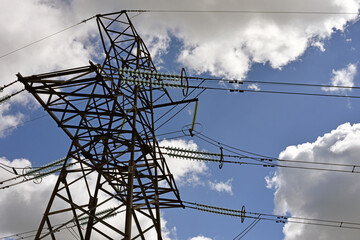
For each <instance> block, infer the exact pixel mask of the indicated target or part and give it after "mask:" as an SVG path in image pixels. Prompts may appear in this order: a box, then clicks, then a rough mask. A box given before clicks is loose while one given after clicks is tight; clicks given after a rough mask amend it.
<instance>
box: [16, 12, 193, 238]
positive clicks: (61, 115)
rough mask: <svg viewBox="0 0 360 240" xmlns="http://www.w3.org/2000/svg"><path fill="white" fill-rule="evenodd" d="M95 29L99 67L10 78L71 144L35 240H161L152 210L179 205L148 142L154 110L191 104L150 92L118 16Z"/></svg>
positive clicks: (141, 51)
mask: <svg viewBox="0 0 360 240" xmlns="http://www.w3.org/2000/svg"><path fill="white" fill-rule="evenodd" d="M97 25H98V28H99V31H100V37H101V38H100V39H101V44H102V46H103V49H104V55H105V60H104V62H103V64H102V65H95V64H92V63H91V62H90V65H89V66H85V67H80V68H73V69H67V70H62V71H56V72H51V73H45V74H39V75H33V76H28V77H23V76H21V75H20V74H18V78H19V80H20V81H21V82H22V83H23V84H24V85H25V88H26V89H27V90H28V91H29V92H30V93H31V94H32V95H33V96H34V97H35V98H36V99H37V101H39V102H40V104H41V105H42V106H43V107H44V109H45V110H46V111H47V112H48V113H49V114H50V116H51V117H52V118H53V119H54V120H55V121H56V123H57V124H58V126H59V127H60V128H62V129H63V130H64V132H65V133H66V134H67V135H68V136H69V137H70V139H71V146H70V149H69V152H68V154H67V160H66V161H65V164H64V166H63V168H62V170H61V173H60V174H59V177H58V180H57V182H56V185H55V187H54V190H53V192H52V194H51V197H50V200H49V203H48V205H47V207H46V210H45V213H44V215H43V218H42V220H41V223H40V226H39V228H38V232H37V235H36V239H43V238H52V239H56V237H57V236H58V234H59V231H60V230H62V229H65V228H68V230H69V232H71V233H72V234H73V235H74V236H77V238H80V239H90V237H94V236H95V235H99V238H103V239H105V238H107V239H137V238H141V239H146V238H153V236H154V235H151V237H150V234H155V235H156V237H157V238H158V239H161V224H160V218H161V217H160V209H161V208H176V207H183V204H182V202H181V199H180V196H179V192H178V189H177V187H176V185H175V182H174V178H173V176H172V174H171V173H170V171H169V169H168V166H167V164H166V162H165V160H164V157H163V155H162V154H161V151H160V149H159V145H158V142H157V140H156V138H155V133H154V121H155V120H154V109H155V108H160V107H168V106H172V105H176V104H180V103H184V102H189V101H192V100H187V101H174V100H173V99H172V98H171V97H170V94H169V93H168V92H167V91H166V89H165V88H162V87H155V86H153V84H152V83H151V82H152V81H154V80H156V81H160V79H159V78H157V75H156V74H154V73H156V69H155V66H154V64H153V62H152V60H151V57H150V54H149V51H148V50H147V48H146V46H145V45H144V43H143V41H142V39H141V38H140V37H139V35H138V34H137V32H136V30H135V28H134V26H133V25H132V23H131V21H130V18H129V16H128V13H127V12H126V11H122V12H117V13H111V14H104V15H97ZM143 70H147V71H148V73H152V74H148V75H146V74H142V75H141V74H137V72H138V71H143ZM130 78H131V79H134V78H141V79H140V80H142V81H147V83H148V84H147V85H146V84H145V85H144V84H137V83H135V82H133V83H129V81H126V79H130ZM70 162H71V163H75V164H74V165H73V166H71V167H69V166H67V165H68V164H69V163H70ZM80 193H81V194H80Z"/></svg>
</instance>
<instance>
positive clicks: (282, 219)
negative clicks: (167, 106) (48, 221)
mask: <svg viewBox="0 0 360 240" xmlns="http://www.w3.org/2000/svg"><path fill="white" fill-rule="evenodd" d="M183 203H184V204H185V205H184V206H185V207H186V208H188V209H195V210H198V211H201V212H208V213H213V214H217V215H225V216H231V217H238V218H240V219H241V222H244V220H245V219H254V221H253V222H252V223H251V224H250V225H249V226H248V227H247V228H245V229H244V231H242V232H241V233H240V234H239V235H237V236H236V237H235V238H234V239H241V238H242V237H243V236H244V235H245V234H246V233H247V232H248V231H250V230H251V229H252V228H253V227H254V226H255V225H256V224H257V223H258V222H259V221H260V220H265V221H271V222H275V223H283V224H285V223H296V224H305V225H313V226H323V227H333V228H342V229H354V230H360V223H357V222H350V221H339V220H331V219H320V218H308V217H297V216H285V215H275V214H266V213H259V212H249V211H246V210H245V207H244V206H243V207H242V209H241V210H238V209H231V208H223V207H218V206H211V205H206V204H200V203H195V202H189V201H183ZM122 212H124V210H119V211H113V210H112V209H105V210H103V211H100V212H98V213H96V215H97V216H98V217H99V218H101V219H106V218H111V217H114V216H116V215H117V214H119V213H122ZM78 220H80V221H82V224H86V223H87V222H86V220H87V217H81V218H78ZM70 222H71V221H70ZM66 225H67V224H66V223H61V224H58V225H55V226H54V227H57V228H56V229H55V230H56V231H62V230H64V229H66V228H73V227H76V225H73V226H69V227H67V226H66ZM55 230H54V231H55ZM36 231H37V230H31V231H26V232H22V233H16V234H13V235H9V236H3V237H0V239H8V238H15V237H17V238H18V239H26V238H32V237H34V236H35V235H30V236H22V235H26V234H32V233H35V232H36ZM240 235H241V236H240ZM238 237H239V238H238Z"/></svg>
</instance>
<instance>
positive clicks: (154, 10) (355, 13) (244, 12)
mask: <svg viewBox="0 0 360 240" xmlns="http://www.w3.org/2000/svg"><path fill="white" fill-rule="evenodd" d="M125 11H126V12H137V13H225V14H258V13H260V14H309V15H358V14H359V13H358V12H331V11H265V10H170V9H164V10H161V9H130V10H125Z"/></svg>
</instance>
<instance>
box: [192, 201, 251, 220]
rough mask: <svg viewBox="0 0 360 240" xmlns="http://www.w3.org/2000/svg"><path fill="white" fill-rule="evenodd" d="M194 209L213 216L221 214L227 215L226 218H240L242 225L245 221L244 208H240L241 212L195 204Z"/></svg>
mask: <svg viewBox="0 0 360 240" xmlns="http://www.w3.org/2000/svg"><path fill="white" fill-rule="evenodd" d="M196 206H197V207H196V209H197V210H199V211H204V212H210V213H215V214H221V215H227V216H233V217H240V218H241V222H242V223H243V222H244V220H245V217H246V216H245V213H246V212H245V206H242V208H241V210H235V209H228V208H220V207H214V206H209V205H204V204H198V203H196Z"/></svg>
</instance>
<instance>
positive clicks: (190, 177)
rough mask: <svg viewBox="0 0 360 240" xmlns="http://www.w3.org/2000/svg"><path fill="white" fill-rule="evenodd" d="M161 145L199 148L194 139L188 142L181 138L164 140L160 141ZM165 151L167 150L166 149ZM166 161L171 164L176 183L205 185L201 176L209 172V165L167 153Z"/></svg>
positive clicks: (170, 167) (190, 148)
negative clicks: (170, 155)
mask: <svg viewBox="0 0 360 240" xmlns="http://www.w3.org/2000/svg"><path fill="white" fill-rule="evenodd" d="M159 144H160V146H170V147H177V148H184V149H189V150H197V145H196V143H195V142H194V141H192V140H191V141H189V142H186V141H185V140H183V139H180V140H166V139H164V140H162V141H160V142H159ZM164 152H165V151H164ZM165 159H166V162H167V164H168V166H169V169H170V172H171V173H172V174H173V175H174V178H175V181H176V183H178V184H179V185H192V186H195V185H199V184H200V185H203V184H204V182H203V180H202V179H201V176H204V175H206V174H207V171H208V167H207V166H206V164H205V163H204V162H199V161H189V160H184V159H179V158H174V157H169V156H167V155H165Z"/></svg>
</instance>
